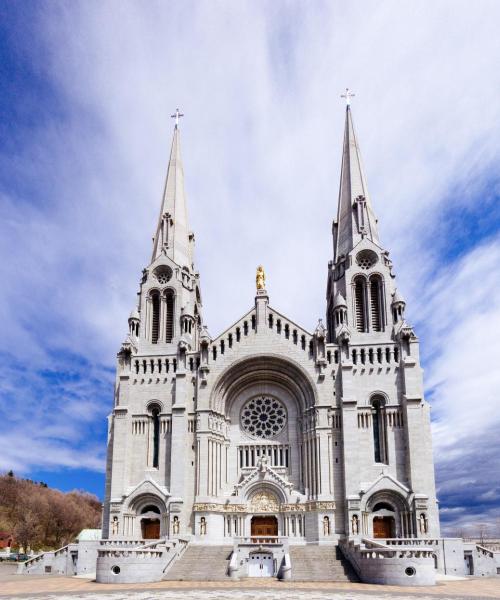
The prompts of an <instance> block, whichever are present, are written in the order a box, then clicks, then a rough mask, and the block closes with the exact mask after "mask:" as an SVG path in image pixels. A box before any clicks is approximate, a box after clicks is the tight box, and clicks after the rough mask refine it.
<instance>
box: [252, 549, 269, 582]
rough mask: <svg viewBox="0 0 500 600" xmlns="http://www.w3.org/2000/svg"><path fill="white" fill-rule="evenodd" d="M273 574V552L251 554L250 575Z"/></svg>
mask: <svg viewBox="0 0 500 600" xmlns="http://www.w3.org/2000/svg"><path fill="white" fill-rule="evenodd" d="M273 575H274V559H273V555H272V554H271V553H267V552H262V553H261V552H259V553H258V554H250V556H249V558H248V576H249V577H272V576H273Z"/></svg>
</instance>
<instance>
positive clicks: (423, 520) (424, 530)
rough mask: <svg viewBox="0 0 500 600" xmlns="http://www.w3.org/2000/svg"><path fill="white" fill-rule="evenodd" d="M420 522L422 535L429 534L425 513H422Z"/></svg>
mask: <svg viewBox="0 0 500 600" xmlns="http://www.w3.org/2000/svg"><path fill="white" fill-rule="evenodd" d="M419 521H420V533H427V519H426V518H425V515H424V513H421V515H420V518H419Z"/></svg>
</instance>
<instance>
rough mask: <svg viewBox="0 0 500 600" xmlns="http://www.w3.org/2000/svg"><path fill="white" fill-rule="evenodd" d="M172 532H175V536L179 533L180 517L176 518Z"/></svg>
mask: <svg viewBox="0 0 500 600" xmlns="http://www.w3.org/2000/svg"><path fill="white" fill-rule="evenodd" d="M172 531H173V533H174V535H177V534H178V533H179V517H174V523H173V526H172Z"/></svg>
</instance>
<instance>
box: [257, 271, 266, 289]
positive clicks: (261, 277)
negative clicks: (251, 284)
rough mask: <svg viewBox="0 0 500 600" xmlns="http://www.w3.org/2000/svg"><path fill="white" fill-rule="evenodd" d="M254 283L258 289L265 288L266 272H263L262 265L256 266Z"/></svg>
mask: <svg viewBox="0 0 500 600" xmlns="http://www.w3.org/2000/svg"><path fill="white" fill-rule="evenodd" d="M255 284H256V286H257V289H258V290H265V289H266V274H265V273H264V267H263V266H262V265H259V266H258V267H257V275H256V276H255Z"/></svg>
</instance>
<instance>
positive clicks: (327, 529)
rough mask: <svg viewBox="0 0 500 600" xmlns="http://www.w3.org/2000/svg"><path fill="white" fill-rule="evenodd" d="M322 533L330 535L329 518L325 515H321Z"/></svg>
mask: <svg viewBox="0 0 500 600" xmlns="http://www.w3.org/2000/svg"><path fill="white" fill-rule="evenodd" d="M323 535H324V536H327V535H330V519H329V518H328V517H327V516H324V517H323Z"/></svg>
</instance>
